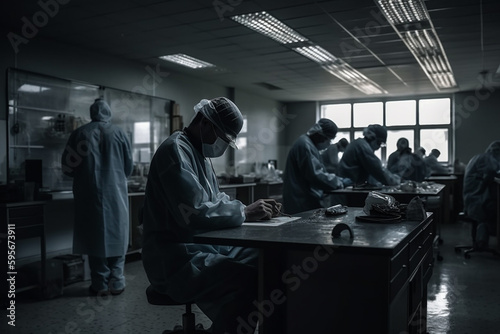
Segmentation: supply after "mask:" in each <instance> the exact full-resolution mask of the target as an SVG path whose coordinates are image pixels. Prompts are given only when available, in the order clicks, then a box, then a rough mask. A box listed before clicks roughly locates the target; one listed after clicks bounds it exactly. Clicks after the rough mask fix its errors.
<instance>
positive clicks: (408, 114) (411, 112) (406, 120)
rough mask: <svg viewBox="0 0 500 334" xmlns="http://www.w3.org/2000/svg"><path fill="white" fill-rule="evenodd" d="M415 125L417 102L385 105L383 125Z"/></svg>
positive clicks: (395, 102) (399, 102)
mask: <svg viewBox="0 0 500 334" xmlns="http://www.w3.org/2000/svg"><path fill="white" fill-rule="evenodd" d="M416 123H417V102H416V101H415V100H408V101H392V102H387V103H386V104H385V124H386V125H388V126H391V125H415V124H416Z"/></svg>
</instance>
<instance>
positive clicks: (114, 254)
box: [61, 99, 133, 295]
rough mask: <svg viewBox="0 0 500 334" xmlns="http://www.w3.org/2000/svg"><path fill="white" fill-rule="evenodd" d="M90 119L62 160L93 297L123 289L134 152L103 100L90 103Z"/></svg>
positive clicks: (76, 247) (78, 250)
mask: <svg viewBox="0 0 500 334" xmlns="http://www.w3.org/2000/svg"><path fill="white" fill-rule="evenodd" d="M90 118H91V119H92V121H91V122H90V123H88V124H85V125H83V126H81V127H79V128H78V129H76V130H75V131H73V132H72V133H71V135H70V137H69V139H68V142H67V145H66V148H65V150H64V152H63V154H62V158H61V164H62V169H63V173H64V174H65V175H67V176H70V177H72V178H73V196H74V199H75V201H74V202H75V226H74V233H73V252H74V253H75V254H87V255H88V260H89V267H90V276H91V285H90V287H89V293H90V294H91V295H96V294H100V295H107V294H109V293H111V294H113V295H117V294H120V293H122V292H123V291H124V289H125V276H124V275H123V267H124V264H125V254H126V251H127V248H128V237H129V215H128V194H127V177H128V176H129V175H130V174H131V173H132V169H133V161H132V151H131V145H130V142H129V139H128V136H127V135H126V133H125V132H124V131H123V130H121V129H120V128H119V127H117V126H116V125H113V124H111V122H110V121H111V109H110V107H109V105H108V104H107V103H106V102H105V101H104V100H102V99H97V100H95V102H94V104H92V105H91V107H90Z"/></svg>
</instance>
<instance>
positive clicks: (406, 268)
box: [194, 207, 434, 334]
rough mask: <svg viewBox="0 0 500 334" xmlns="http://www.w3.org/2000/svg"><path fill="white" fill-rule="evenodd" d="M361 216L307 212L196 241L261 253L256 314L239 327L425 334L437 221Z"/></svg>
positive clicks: (353, 211)
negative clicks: (390, 220) (376, 220)
mask: <svg viewBox="0 0 500 334" xmlns="http://www.w3.org/2000/svg"><path fill="white" fill-rule="evenodd" d="M363 214H364V213H363V211H362V209H361V208H353V207H349V208H348V212H347V214H345V215H340V216H333V217H328V216H325V215H324V209H318V210H311V211H307V212H303V213H299V214H296V215H295V216H298V217H299V219H297V220H294V221H291V222H288V223H285V224H282V225H279V226H266V225H265V224H263V225H261V226H247V225H243V226H241V227H237V228H232V229H224V230H217V231H210V232H205V233H201V234H198V235H195V236H194V242H196V243H202V244H218V245H231V246H242V247H253V248H257V249H258V250H259V265H258V268H259V291H258V300H257V301H256V305H259V307H258V314H253V317H252V319H250V318H249V319H242V320H243V321H255V319H261V321H259V323H260V328H259V333H261V334H269V333H272V334H281V333H288V334H296V333H297V334H298V333H334V332H335V333H337V332H338V333H346V334H348V333H356V334H357V333H381V334H382V333H383V334H387V333H394V334H399V333H425V332H426V319H427V283H428V281H429V279H430V277H431V275H432V271H433V248H432V242H433V238H434V236H433V231H434V214H433V213H430V212H429V213H427V217H426V218H425V219H423V220H421V221H406V220H403V221H400V222H398V223H391V224H387V223H386V224H381V223H363V222H359V221H357V220H356V216H359V215H363ZM339 224H346V225H347V226H349V227H350V228H351V230H352V232H353V238H352V239H351V238H350V237H349V234H347V231H344V232H342V233H341V235H340V237H333V236H332V230H333V228H334V227H335V226H337V225H338V226H342V225H339ZM255 312H257V311H255Z"/></svg>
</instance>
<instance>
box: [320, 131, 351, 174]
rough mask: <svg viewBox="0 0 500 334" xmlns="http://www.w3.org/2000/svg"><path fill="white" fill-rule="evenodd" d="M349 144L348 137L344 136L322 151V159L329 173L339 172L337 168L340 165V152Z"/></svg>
mask: <svg viewBox="0 0 500 334" xmlns="http://www.w3.org/2000/svg"><path fill="white" fill-rule="evenodd" d="M347 145H349V142H348V141H347V139H345V138H342V139H340V140H339V141H338V142H336V143H335V144H332V145H330V146H328V147H327V148H326V149H325V150H323V151H321V152H320V153H321V159H323V163H324V164H325V168H326V171H327V172H328V173H333V174H337V172H338V171H337V169H338V166H339V152H345V149H346V148H347Z"/></svg>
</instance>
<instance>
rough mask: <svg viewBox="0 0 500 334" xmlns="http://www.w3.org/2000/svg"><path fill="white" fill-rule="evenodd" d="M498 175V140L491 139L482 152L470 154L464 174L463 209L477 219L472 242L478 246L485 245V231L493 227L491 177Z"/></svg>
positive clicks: (494, 196)
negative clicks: (492, 140) (475, 242)
mask: <svg viewBox="0 0 500 334" xmlns="http://www.w3.org/2000/svg"><path fill="white" fill-rule="evenodd" d="M499 175H500V141H494V142H492V143H491V144H490V145H489V146H488V148H487V150H486V152H485V153H482V154H478V155H476V156H474V157H473V158H472V159H471V160H470V161H469V163H468V165H467V168H466V169H465V175H464V189H463V195H464V210H465V212H466V214H467V215H468V216H469V217H471V218H472V219H474V220H475V221H476V222H478V226H477V234H476V241H477V242H478V246H479V247H485V246H487V245H488V239H489V234H492V233H494V232H495V230H496V200H497V193H496V189H495V183H494V178H495V177H498V176H499Z"/></svg>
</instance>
